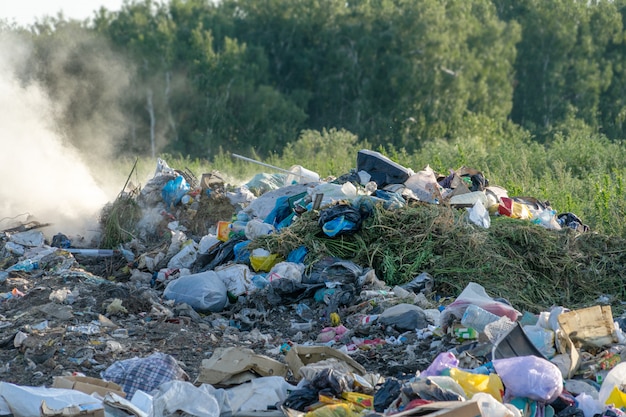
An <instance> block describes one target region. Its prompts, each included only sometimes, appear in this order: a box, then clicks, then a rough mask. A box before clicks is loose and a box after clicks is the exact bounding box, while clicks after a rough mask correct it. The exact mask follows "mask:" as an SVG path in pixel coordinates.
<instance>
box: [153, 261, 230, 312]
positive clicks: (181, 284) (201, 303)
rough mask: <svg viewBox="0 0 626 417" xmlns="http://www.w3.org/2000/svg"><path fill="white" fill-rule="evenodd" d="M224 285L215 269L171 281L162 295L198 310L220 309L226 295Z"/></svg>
mask: <svg viewBox="0 0 626 417" xmlns="http://www.w3.org/2000/svg"><path fill="white" fill-rule="evenodd" d="M226 292H227V290H226V285H224V282H222V280H221V279H220V277H219V276H218V275H217V273H215V271H206V272H200V273H198V274H192V275H186V276H183V277H180V278H178V279H175V280H173V281H171V282H170V283H169V284H167V287H165V290H164V291H163V297H165V298H166V299H168V300H174V301H176V302H177V303H187V304H189V305H190V306H191V307H192V308H193V309H194V310H196V311H199V312H207V311H212V312H214V313H216V312H219V311H222V310H223V309H224V306H225V305H226V302H227V301H228V297H227V294H226Z"/></svg>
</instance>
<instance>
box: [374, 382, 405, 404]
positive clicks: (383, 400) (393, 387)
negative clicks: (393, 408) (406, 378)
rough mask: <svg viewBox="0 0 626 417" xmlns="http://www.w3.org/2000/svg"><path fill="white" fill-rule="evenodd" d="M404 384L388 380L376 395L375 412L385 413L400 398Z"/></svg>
mask: <svg viewBox="0 0 626 417" xmlns="http://www.w3.org/2000/svg"><path fill="white" fill-rule="evenodd" d="M401 388H402V384H401V383H400V381H398V380H397V379H395V378H387V379H386V380H385V383H384V384H383V385H382V387H380V388H379V389H378V390H377V391H376V394H374V410H376V411H377V412H379V413H382V412H384V411H385V410H386V409H387V407H389V406H390V405H391V403H392V402H393V401H394V400H395V399H396V398H398V397H399V396H400V393H401Z"/></svg>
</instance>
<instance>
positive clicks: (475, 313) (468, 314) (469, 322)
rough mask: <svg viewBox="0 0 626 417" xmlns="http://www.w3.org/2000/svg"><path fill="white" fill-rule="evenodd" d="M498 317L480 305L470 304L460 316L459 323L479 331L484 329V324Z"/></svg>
mask: <svg viewBox="0 0 626 417" xmlns="http://www.w3.org/2000/svg"><path fill="white" fill-rule="evenodd" d="M499 318H500V317H498V316H497V315H495V314H493V313H490V312H489V311H487V310H485V309H484V308H482V307H479V306H477V305H476V304H470V305H469V306H467V308H466V309H465V313H463V317H462V318H461V324H462V325H463V326H467V327H471V328H472V329H474V330H476V331H477V332H479V333H482V332H484V331H485V326H486V325H488V324H489V323H491V322H494V321H496V320H498V319H499Z"/></svg>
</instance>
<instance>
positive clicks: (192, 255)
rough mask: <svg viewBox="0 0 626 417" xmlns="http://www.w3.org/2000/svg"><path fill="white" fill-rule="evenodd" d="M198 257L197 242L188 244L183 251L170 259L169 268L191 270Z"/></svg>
mask: <svg viewBox="0 0 626 417" xmlns="http://www.w3.org/2000/svg"><path fill="white" fill-rule="evenodd" d="M197 257H198V244H197V243H196V242H194V241H193V240H192V241H189V242H187V243H186V244H185V245H184V246H183V247H182V249H181V250H180V251H179V252H178V253H177V254H176V255H174V256H173V257H172V259H170V261H169V262H168V263H167V267H168V268H170V269H171V268H178V269H182V268H191V266H192V265H193V264H194V262H196V258H197Z"/></svg>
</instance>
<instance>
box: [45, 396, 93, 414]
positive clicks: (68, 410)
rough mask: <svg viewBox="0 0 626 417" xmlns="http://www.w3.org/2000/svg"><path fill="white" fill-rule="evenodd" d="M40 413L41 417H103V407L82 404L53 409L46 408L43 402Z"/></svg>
mask: <svg viewBox="0 0 626 417" xmlns="http://www.w3.org/2000/svg"><path fill="white" fill-rule="evenodd" d="M40 413H41V417H104V407H103V406H102V405H99V404H82V405H71V406H69V407H64V408H59V409H54V408H50V407H48V405H47V404H46V401H45V400H44V401H42V402H41V407H40Z"/></svg>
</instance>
